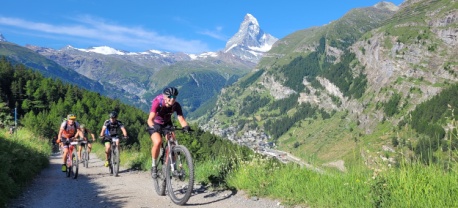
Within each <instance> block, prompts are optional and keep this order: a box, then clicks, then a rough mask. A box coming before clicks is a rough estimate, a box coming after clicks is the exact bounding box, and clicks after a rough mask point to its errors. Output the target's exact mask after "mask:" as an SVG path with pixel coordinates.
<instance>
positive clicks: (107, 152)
mask: <svg viewBox="0 0 458 208" xmlns="http://www.w3.org/2000/svg"><path fill="white" fill-rule="evenodd" d="M110 147H111V143H110V142H109V141H107V142H105V157H106V160H105V166H106V167H108V163H109V162H108V158H109V155H110V151H111V150H110Z"/></svg>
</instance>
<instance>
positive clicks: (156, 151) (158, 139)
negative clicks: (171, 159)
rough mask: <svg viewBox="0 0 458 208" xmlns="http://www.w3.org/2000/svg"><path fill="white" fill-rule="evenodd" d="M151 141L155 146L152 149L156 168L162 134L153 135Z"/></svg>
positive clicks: (152, 157)
mask: <svg viewBox="0 0 458 208" xmlns="http://www.w3.org/2000/svg"><path fill="white" fill-rule="evenodd" d="M151 141H152V142H153V146H152V147H151V159H152V166H156V162H157V158H158V157H159V152H160V147H161V142H162V138H161V134H159V133H158V132H155V133H153V134H152V135H151Z"/></svg>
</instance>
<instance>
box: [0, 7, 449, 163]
mask: <svg viewBox="0 0 458 208" xmlns="http://www.w3.org/2000/svg"><path fill="white" fill-rule="evenodd" d="M456 28H458V2H457V1H455V0H406V1H405V2H403V3H402V4H401V5H400V6H399V7H398V6H396V5H394V4H392V3H390V2H384V1H382V2H380V3H377V4H376V5H374V6H371V7H365V8H355V9H352V10H350V11H348V12H347V13H346V14H345V15H344V16H342V17H341V18H339V19H338V20H335V21H333V22H331V23H329V24H326V25H323V26H319V27H312V28H306V29H303V30H300V31H296V32H294V33H292V34H289V35H288V36H286V37H284V38H282V39H279V40H278V39H277V38H275V37H272V36H271V35H269V34H268V33H265V32H264V31H262V30H261V28H260V26H259V24H258V22H257V20H256V19H255V18H254V17H253V16H252V15H250V14H247V15H246V16H245V18H244V21H243V22H242V24H241V26H240V29H239V31H238V32H237V33H236V34H235V35H234V36H233V37H232V38H231V39H230V40H229V41H228V42H227V44H226V48H225V49H224V50H222V51H217V52H208V53H203V54H198V55H193V54H185V53H167V52H161V51H156V50H150V51H146V52H143V53H131V52H126V51H119V50H116V49H113V48H110V47H108V46H101V47H95V48H90V49H77V48H73V47H71V46H68V47H66V48H63V49H61V50H54V49H49V48H44V47H40V46H26V48H24V47H20V46H17V45H14V44H12V43H8V42H5V38H1V37H0V40H2V39H3V41H1V42H0V55H4V56H6V57H7V58H9V59H11V60H15V62H16V63H23V64H25V65H26V66H29V67H32V68H35V69H38V70H40V71H43V72H44V73H45V74H46V73H47V75H49V76H51V75H53V73H51V72H55V74H56V75H54V76H56V77H60V76H63V75H62V74H61V75H59V73H60V72H63V71H65V70H67V71H70V72H76V73H75V74H78V75H83V76H81V79H80V80H87V81H88V83H91V84H92V85H88V83H82V82H81V83H79V85H80V86H83V87H86V88H91V87H92V90H96V89H98V90H99V91H100V92H103V93H105V95H107V96H113V95H114V94H116V95H118V96H117V97H118V98H120V99H124V100H125V101H128V102H130V103H132V104H134V105H136V106H138V107H140V108H142V109H144V110H145V111H147V110H148V107H149V101H150V100H151V98H152V97H153V96H154V95H155V94H157V93H159V92H160V91H161V89H162V88H163V87H164V86H167V85H172V86H177V87H178V88H179V90H180V102H181V103H182V105H183V106H185V111H186V112H187V115H189V117H190V119H191V120H192V121H194V122H196V123H198V124H199V126H200V127H201V128H203V129H204V130H207V131H210V132H212V133H215V134H217V135H220V136H222V137H225V138H228V139H230V140H232V141H234V142H237V143H239V144H244V145H248V146H251V147H253V148H254V149H257V150H260V151H265V149H264V148H265V147H268V148H274V149H277V150H282V151H284V153H285V154H278V155H277V157H283V156H284V155H286V153H288V154H293V155H295V156H296V157H298V158H300V159H301V160H304V161H309V162H314V163H317V164H323V165H326V164H330V163H334V162H336V161H346V162H349V161H353V162H354V160H355V159H354V158H355V157H356V156H355V155H358V158H362V160H364V162H365V163H366V164H375V162H374V161H376V159H377V158H382V159H383V160H384V161H393V160H394V159H393V158H394V157H395V156H396V155H399V154H400V153H402V154H404V152H403V151H408V152H409V154H410V153H412V151H413V150H412V149H408V148H407V146H409V145H410V147H411V146H412V145H415V144H416V143H417V142H418V140H419V139H420V138H423V137H424V136H420V130H419V129H418V128H417V129H415V126H414V125H413V121H412V120H409V118H410V119H411V117H412V115H418V114H419V113H418V111H419V106H421V105H428V101H431V100H432V98H435V97H437V96H440V95H441V92H443V91H444V90H446V89H449V88H450V87H451V86H454V85H456V84H457V81H458V77H457V75H458V62H457V61H456V57H457V55H458V49H457V48H458V47H457V45H458V40H457V38H456V37H457V35H458V30H457V29H456ZM6 46H8V47H6ZM12 46H14V47H12ZM18 54H19V55H18ZM19 57H20V58H19ZM36 57H41V59H37V58H36ZM37 60H41V61H37ZM44 60H46V61H47V62H44ZM44 65H46V67H43V66H44ZM49 69H53V70H51V71H50V70H49ZM47 71H48V72H47ZM58 72H59V73H58ZM75 77H76V76H75ZM67 80H68V77H67ZM72 81H73V83H75V82H74V80H69V82H72ZM108 86H110V87H113V88H110V89H113V90H117V91H112V93H110V92H107V87H108ZM99 88H100V89H99ZM113 92H114V93H113ZM117 93H124V94H125V95H127V96H123V97H122V96H119V94H117ZM449 100H450V99H449ZM449 103H452V101H450V102H449ZM429 105H431V106H429V109H440V110H443V109H446V108H447V106H445V107H444V106H442V105H441V106H436V105H432V104H429ZM445 115H448V114H446V113H445V112H442V114H441V116H442V117H441V119H439V120H438V121H437V122H438V123H430V124H429V125H439V126H442V127H445V126H446V125H447V124H446V123H445V122H446V121H447V118H445ZM448 118H449V119H450V117H448ZM430 120H431V119H430ZM435 121H436V120H435ZM412 132H415V133H412ZM393 141H397V142H393ZM399 141H402V142H400V143H402V144H406V145H405V146H397V145H395V143H399ZM407 143H408V144H409V145H407Z"/></svg>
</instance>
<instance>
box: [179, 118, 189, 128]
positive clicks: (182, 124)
mask: <svg viewBox="0 0 458 208" xmlns="http://www.w3.org/2000/svg"><path fill="white" fill-rule="evenodd" d="M177 117H178V121H179V122H180V125H181V127H185V126H187V125H188V122H186V119H185V118H184V116H177Z"/></svg>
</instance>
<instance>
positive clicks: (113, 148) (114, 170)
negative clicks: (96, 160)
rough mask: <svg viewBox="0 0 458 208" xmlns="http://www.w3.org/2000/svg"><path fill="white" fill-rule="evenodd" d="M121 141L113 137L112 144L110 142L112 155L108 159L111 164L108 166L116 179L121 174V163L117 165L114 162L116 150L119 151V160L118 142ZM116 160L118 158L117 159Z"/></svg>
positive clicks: (117, 162)
mask: <svg viewBox="0 0 458 208" xmlns="http://www.w3.org/2000/svg"><path fill="white" fill-rule="evenodd" d="M117 141H119V138H118V137H111V142H110V144H111V145H110V154H109V157H110V158H108V161H109V162H110V165H108V170H109V172H110V174H113V175H114V176H115V177H116V176H118V172H119V161H115V162H116V164H114V162H113V156H114V155H115V151H116V149H117V150H118V155H117V157H118V159H119V154H120V153H119V145H116V142H117ZM115 159H116V158H115Z"/></svg>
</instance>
